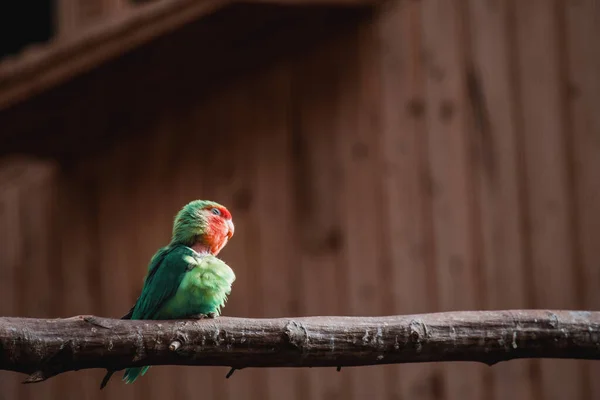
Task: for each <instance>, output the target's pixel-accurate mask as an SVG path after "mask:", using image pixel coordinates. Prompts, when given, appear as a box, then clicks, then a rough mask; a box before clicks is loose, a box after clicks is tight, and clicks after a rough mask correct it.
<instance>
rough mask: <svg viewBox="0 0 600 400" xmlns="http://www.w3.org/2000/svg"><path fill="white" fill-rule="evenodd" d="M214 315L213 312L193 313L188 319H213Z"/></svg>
mask: <svg viewBox="0 0 600 400" xmlns="http://www.w3.org/2000/svg"><path fill="white" fill-rule="evenodd" d="M215 317H216V314H215V313H212V312H211V313H208V314H194V315H190V319H205V318H208V319H213V318H215Z"/></svg>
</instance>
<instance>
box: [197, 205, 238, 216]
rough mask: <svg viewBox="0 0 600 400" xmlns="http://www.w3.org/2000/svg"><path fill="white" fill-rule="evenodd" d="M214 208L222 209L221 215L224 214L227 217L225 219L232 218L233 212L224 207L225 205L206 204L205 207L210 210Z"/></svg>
mask: <svg viewBox="0 0 600 400" xmlns="http://www.w3.org/2000/svg"><path fill="white" fill-rule="evenodd" d="M212 208H216V209H218V210H219V211H221V216H222V217H223V218H225V219H231V213H230V212H229V210H228V209H227V208H226V207H224V206H218V207H215V206H206V207H205V208H204V209H205V210H210V209H212Z"/></svg>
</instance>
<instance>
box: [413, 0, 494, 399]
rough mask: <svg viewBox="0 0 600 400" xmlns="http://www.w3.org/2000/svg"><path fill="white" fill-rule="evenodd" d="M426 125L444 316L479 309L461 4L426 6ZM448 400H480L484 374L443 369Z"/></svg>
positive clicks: (431, 0) (466, 367) (430, 2)
mask: <svg viewBox="0 0 600 400" xmlns="http://www.w3.org/2000/svg"><path fill="white" fill-rule="evenodd" d="M422 6H423V9H422V12H423V18H422V30H423V50H422V51H423V57H424V62H425V67H426V101H425V110H426V111H425V112H426V124H427V139H428V147H429V160H430V163H431V181H430V190H431V191H432V196H433V222H434V224H433V225H434V242H435V250H434V251H435V264H436V270H437V281H438V291H439V301H440V303H439V306H440V308H439V310H440V311H446V310H465V309H473V308H478V306H479V305H480V304H481V297H480V294H481V293H480V292H479V290H478V286H479V271H478V269H477V265H478V261H479V260H478V257H479V254H478V248H479V243H477V241H476V238H477V237H478V232H477V230H476V227H477V223H478V221H477V209H476V205H477V203H476V201H475V200H476V199H475V195H476V193H475V187H474V182H473V178H474V177H473V176H472V174H471V170H472V167H471V165H470V161H471V160H470V152H469V150H470V145H471V143H470V141H469V139H470V138H469V135H468V131H467V127H468V124H467V123H468V109H467V103H466V93H465V90H464V89H465V87H466V85H465V60H464V57H465V43H463V42H462V41H463V40H464V37H465V35H464V32H463V31H461V29H463V25H462V22H463V21H461V15H460V11H461V10H460V3H459V2H458V1H436V0H424V1H423V2H422ZM444 372H445V386H446V398H447V399H478V398H483V397H484V395H483V385H482V383H483V381H482V380H483V374H482V372H483V368H482V367H481V366H479V365H475V364H466V363H465V364H456V365H445V366H444Z"/></svg>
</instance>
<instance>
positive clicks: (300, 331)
mask: <svg viewBox="0 0 600 400" xmlns="http://www.w3.org/2000/svg"><path fill="white" fill-rule="evenodd" d="M283 333H284V337H285V340H286V341H287V342H288V343H290V344H291V345H292V346H294V347H295V348H297V349H300V350H302V349H303V348H304V345H305V344H306V343H308V332H307V331H306V327H305V326H304V325H302V324H301V323H298V322H296V321H290V322H288V323H287V324H286V325H285V328H284V331H283Z"/></svg>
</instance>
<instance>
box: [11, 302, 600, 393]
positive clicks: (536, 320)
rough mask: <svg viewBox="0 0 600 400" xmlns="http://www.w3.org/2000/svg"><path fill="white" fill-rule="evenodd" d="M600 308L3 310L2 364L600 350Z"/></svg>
mask: <svg viewBox="0 0 600 400" xmlns="http://www.w3.org/2000/svg"><path fill="white" fill-rule="evenodd" d="M599 342H600V312H588V311H549V310H511V311H466V312H447V313H435V314H420V315H405V316H388V317H305V318H277V319H246V318H228V317H220V318H217V319H204V320H178V321H131V320H115V319H106V318H99V317H94V316H77V317H72V318H67V319H31V318H0V369H3V370H9V371H17V372H22V373H26V374H29V377H28V378H27V379H26V381H25V382H26V383H34V382H40V381H43V380H46V379H48V378H50V377H52V376H55V375H58V374H60V373H62V372H66V371H72V370H79V369H86V368H107V369H109V370H121V369H123V368H125V367H133V366H142V365H199V366H200V365H205V366H206V365H213V366H230V367H231V368H232V370H236V369H243V368H249V367H345V366H365V365H378V364H394V363H415V362H432V361H476V362H483V363H485V364H488V365H493V364H495V363H497V362H500V361H506V360H511V359H518V358H572V359H593V360H598V359H600V346H599V345H598V343H599Z"/></svg>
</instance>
